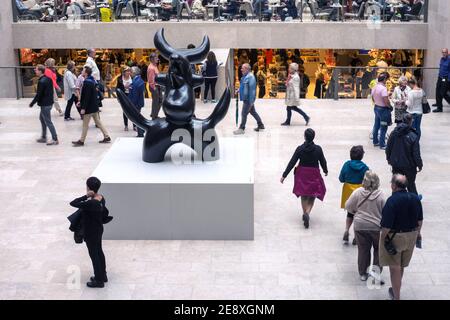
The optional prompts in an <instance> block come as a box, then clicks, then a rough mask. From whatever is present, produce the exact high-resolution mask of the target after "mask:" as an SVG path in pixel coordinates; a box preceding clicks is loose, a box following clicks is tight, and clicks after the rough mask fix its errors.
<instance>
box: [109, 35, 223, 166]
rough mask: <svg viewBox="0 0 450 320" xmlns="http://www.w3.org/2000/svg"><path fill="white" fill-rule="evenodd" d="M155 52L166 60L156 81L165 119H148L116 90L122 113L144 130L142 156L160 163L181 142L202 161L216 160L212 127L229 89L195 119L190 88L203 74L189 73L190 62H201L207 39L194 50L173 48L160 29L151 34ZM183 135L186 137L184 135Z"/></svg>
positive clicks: (218, 116)
mask: <svg viewBox="0 0 450 320" xmlns="http://www.w3.org/2000/svg"><path fill="white" fill-rule="evenodd" d="M153 41H154V43H155V47H156V49H158V50H159V53H160V54H161V55H162V56H163V57H164V58H166V59H167V60H169V70H168V73H167V74H159V75H158V76H157V78H156V82H157V83H158V84H159V85H160V86H163V87H165V92H166V94H165V97H164V100H163V105H162V107H163V111H164V114H165V115H166V117H165V118H158V119H155V120H148V119H146V118H145V117H144V116H142V115H141V114H140V113H139V111H138V109H137V108H136V107H135V106H134V105H133V103H132V102H131V101H130V100H129V99H128V97H127V96H126V95H125V93H124V92H122V91H121V90H120V89H118V90H117V98H118V100H119V102H120V105H121V106H122V109H123V111H124V113H125V114H126V116H127V117H128V118H129V119H130V120H131V121H132V122H133V123H134V124H136V125H137V126H138V127H140V128H142V129H143V130H145V132H146V133H145V137H144V145H143V152H142V158H143V160H144V161H145V162H152V163H153V162H161V161H163V160H164V156H165V154H166V152H167V150H168V149H169V148H170V147H171V146H172V145H173V144H176V143H180V142H181V143H184V144H186V145H188V146H189V147H191V148H192V149H193V150H194V151H196V152H197V154H198V153H199V152H201V159H202V160H203V161H208V160H217V159H219V156H220V154H219V143H218V137H217V133H216V131H215V130H214V127H215V126H216V124H217V123H218V122H220V121H221V120H222V119H223V118H224V117H225V115H226V113H227V111H228V107H229V105H230V99H231V94H230V89H229V88H226V89H225V91H224V93H223V94H222V97H221V98H220V100H219V102H218V104H217V105H216V107H215V108H214V110H213V112H212V113H211V115H210V116H209V117H208V118H206V119H197V118H196V117H195V116H194V112H195V95H194V89H195V88H196V87H199V86H200V85H202V83H203V77H202V76H200V75H196V74H192V72H191V68H190V64H191V63H199V62H201V61H202V60H203V59H204V58H205V57H206V55H207V54H208V52H209V39H208V37H207V36H205V37H204V38H203V42H202V44H201V45H200V46H199V47H198V48H195V49H173V48H172V47H171V46H170V45H169V44H168V43H167V42H166V40H165V38H164V29H161V30H159V31H158V32H157V33H156V34H155V37H154V40H153ZM186 135H187V137H186Z"/></svg>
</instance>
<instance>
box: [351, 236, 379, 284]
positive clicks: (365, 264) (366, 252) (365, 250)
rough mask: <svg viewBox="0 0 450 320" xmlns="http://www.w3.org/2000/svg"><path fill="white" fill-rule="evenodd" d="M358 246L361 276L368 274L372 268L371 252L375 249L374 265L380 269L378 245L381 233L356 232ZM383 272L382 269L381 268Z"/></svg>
mask: <svg viewBox="0 0 450 320" xmlns="http://www.w3.org/2000/svg"><path fill="white" fill-rule="evenodd" d="M355 238H356V244H357V245H358V271H359V275H360V276H362V275H365V274H366V273H368V269H369V267H370V251H371V250H372V248H373V265H374V266H378V267H380V260H379V257H378V244H379V241H380V231H370V230H359V231H357V230H355ZM380 271H381V267H380Z"/></svg>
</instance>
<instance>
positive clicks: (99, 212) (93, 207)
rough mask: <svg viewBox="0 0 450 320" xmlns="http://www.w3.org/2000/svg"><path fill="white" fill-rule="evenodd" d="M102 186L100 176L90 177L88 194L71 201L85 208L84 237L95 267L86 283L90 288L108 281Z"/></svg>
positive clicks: (78, 206)
mask: <svg viewBox="0 0 450 320" xmlns="http://www.w3.org/2000/svg"><path fill="white" fill-rule="evenodd" d="M100 186H101V182H100V180H99V179H98V178H96V177H90V178H89V179H87V181H86V190H87V192H86V195H84V196H82V197H80V198H76V199H74V200H73V201H72V202H71V203H70V205H71V206H72V207H75V208H79V209H82V210H83V213H82V219H81V221H82V229H83V238H84V241H85V242H86V247H87V248H88V251H89V257H90V258H91V261H92V266H93V268H94V276H93V277H91V278H90V281H89V282H88V283H87V284H86V285H87V286H88V287H89V288H103V287H104V286H105V282H108V277H107V274H106V260H105V254H104V253H103V249H102V236H103V223H105V216H106V215H107V214H106V212H107V209H106V207H105V202H106V201H105V198H104V197H103V195H101V194H99V193H98V190H99V189H100Z"/></svg>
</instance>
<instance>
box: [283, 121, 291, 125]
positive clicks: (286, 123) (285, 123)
mask: <svg viewBox="0 0 450 320" xmlns="http://www.w3.org/2000/svg"><path fill="white" fill-rule="evenodd" d="M281 125H282V126H290V125H291V124H290V123H289V122H287V121H285V122H283V123H282V124H281Z"/></svg>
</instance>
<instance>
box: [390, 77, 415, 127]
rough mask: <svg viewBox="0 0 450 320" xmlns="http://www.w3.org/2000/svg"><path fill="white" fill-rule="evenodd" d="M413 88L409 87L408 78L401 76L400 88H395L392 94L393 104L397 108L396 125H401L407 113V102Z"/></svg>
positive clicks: (399, 80)
mask: <svg viewBox="0 0 450 320" xmlns="http://www.w3.org/2000/svg"><path fill="white" fill-rule="evenodd" d="M410 91H411V88H410V87H409V86H408V78H406V77H405V76H401V77H400V78H399V79H398V86H396V87H395V89H394V92H393V94H392V103H393V104H394V108H395V123H397V124H398V123H401V122H402V121H403V116H404V115H405V113H406V108H407V106H406V100H408V93H409V92H410Z"/></svg>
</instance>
